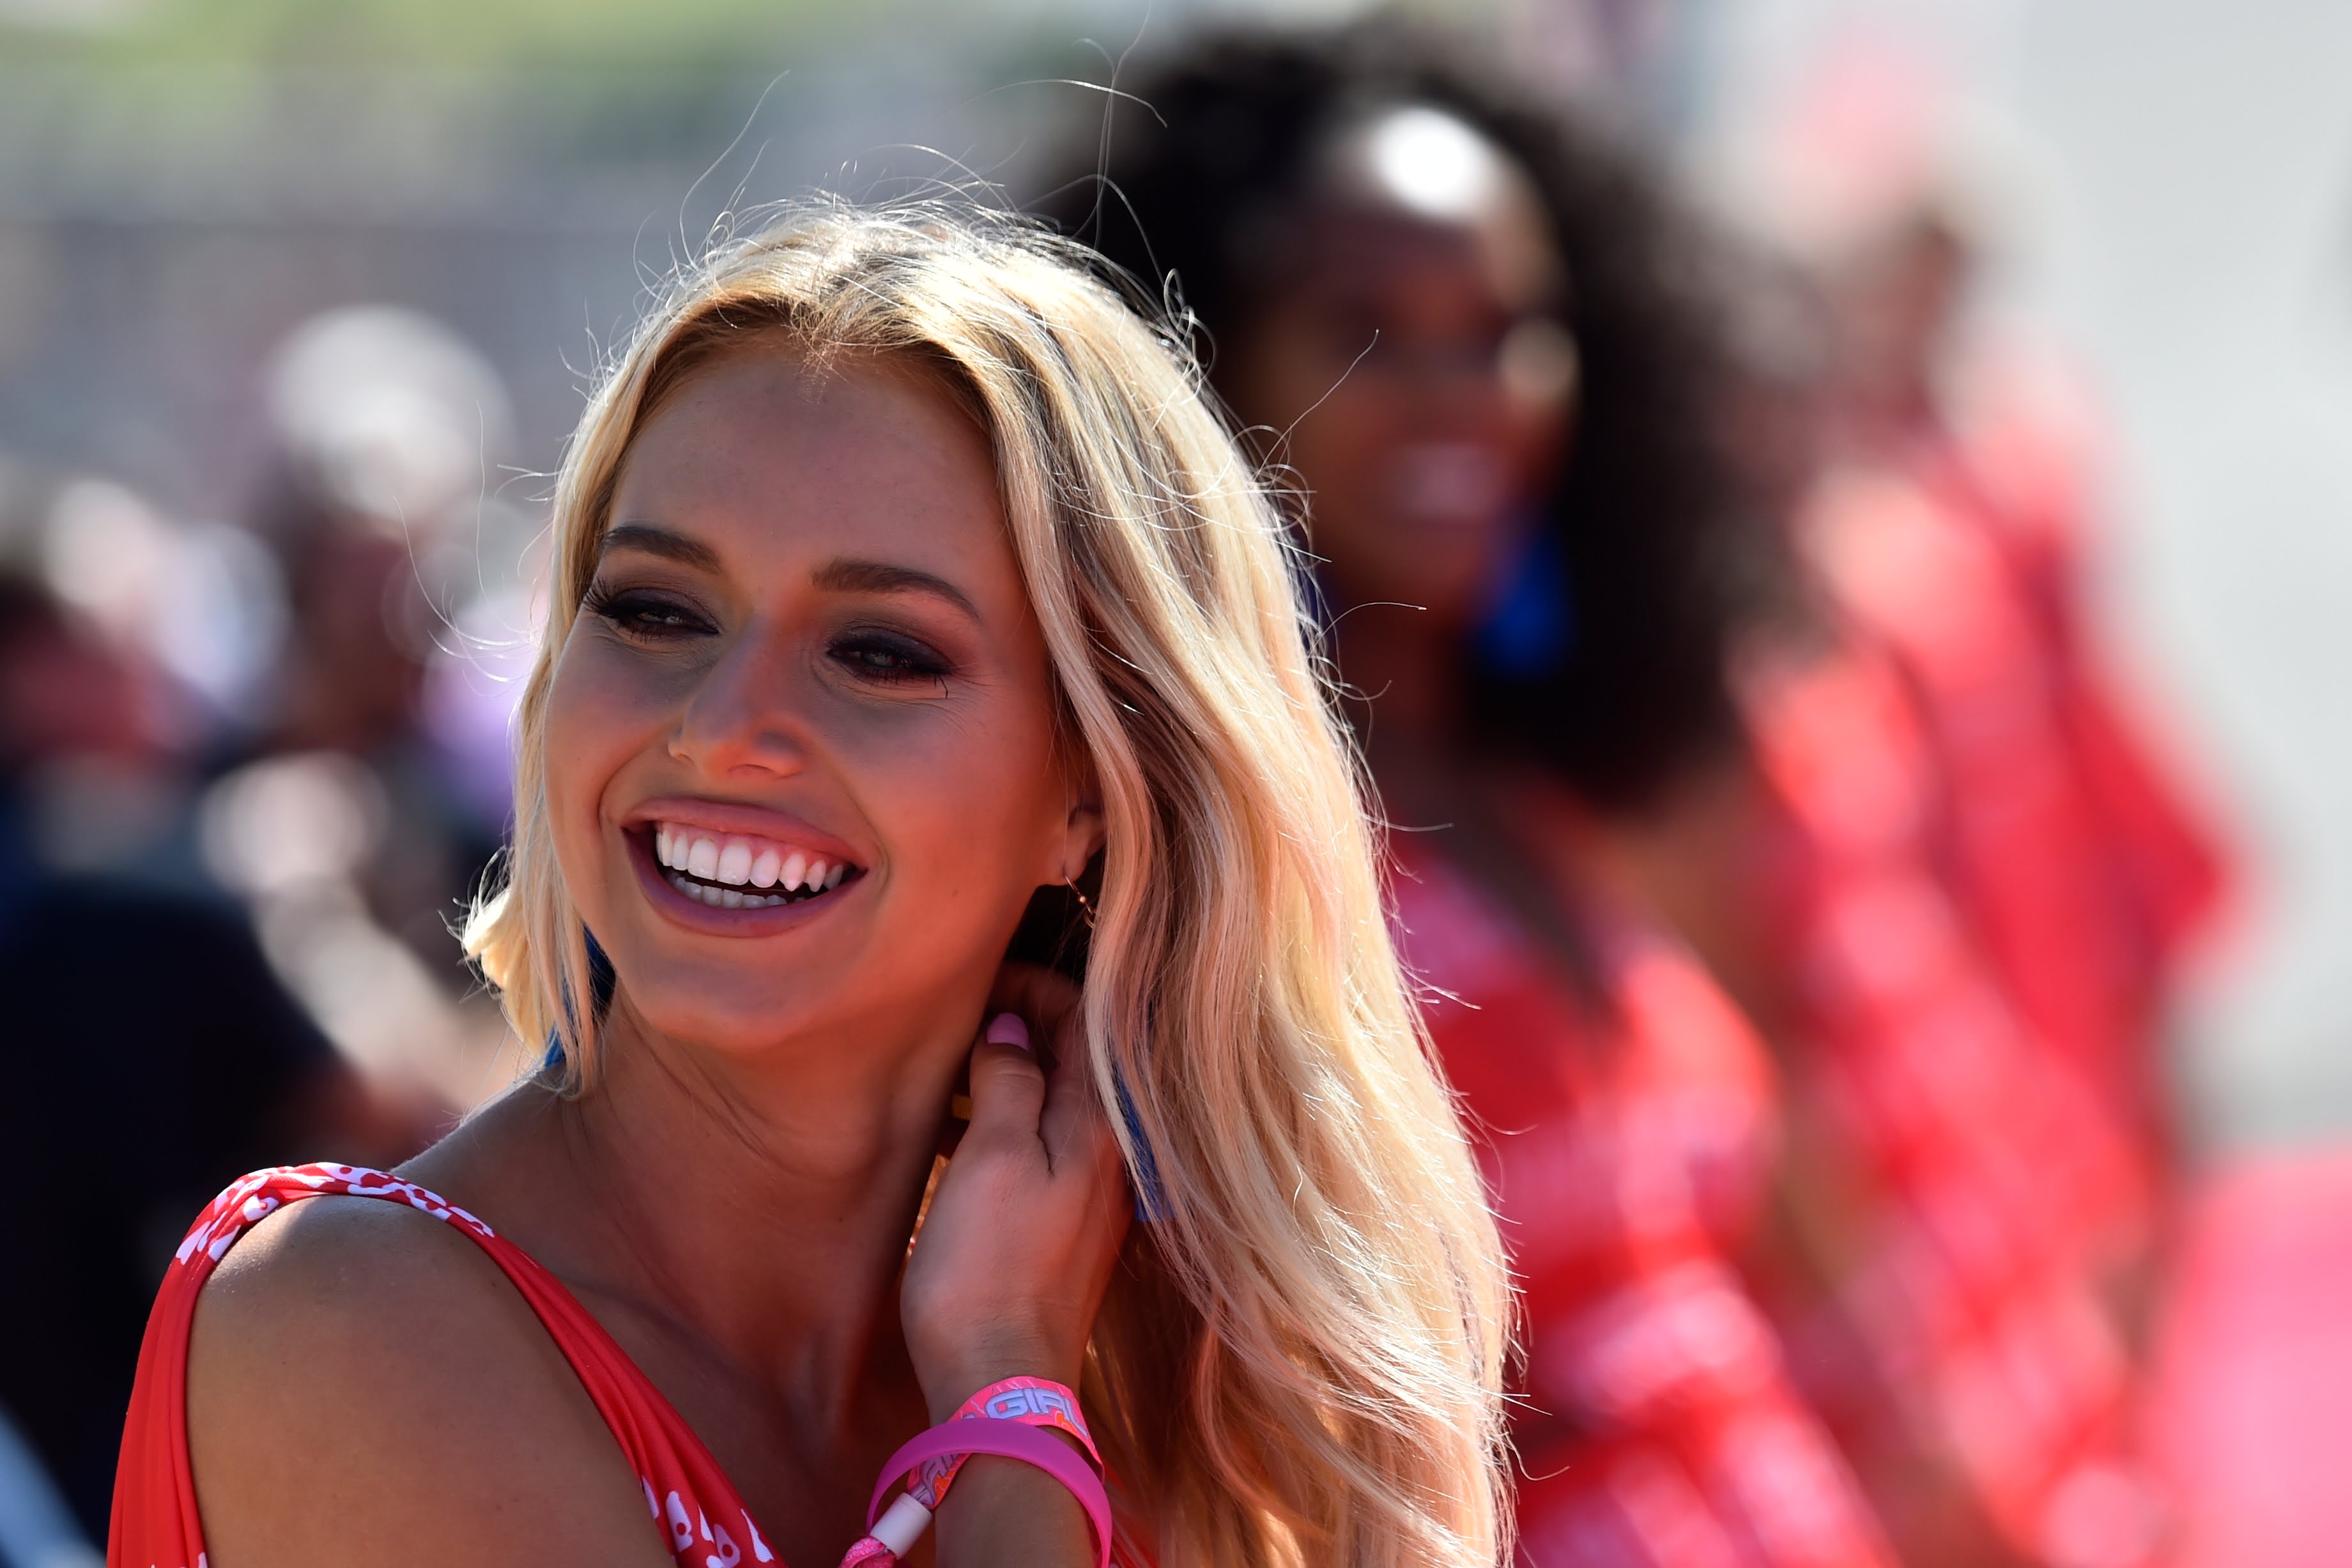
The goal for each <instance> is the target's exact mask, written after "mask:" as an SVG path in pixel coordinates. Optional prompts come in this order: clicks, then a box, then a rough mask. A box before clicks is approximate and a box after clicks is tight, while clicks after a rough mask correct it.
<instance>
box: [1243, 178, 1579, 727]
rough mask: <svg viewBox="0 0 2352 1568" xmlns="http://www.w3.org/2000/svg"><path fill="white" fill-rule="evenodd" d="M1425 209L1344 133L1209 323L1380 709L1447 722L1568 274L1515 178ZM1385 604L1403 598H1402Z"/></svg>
mask: <svg viewBox="0 0 2352 1568" xmlns="http://www.w3.org/2000/svg"><path fill="white" fill-rule="evenodd" d="M1488 156H1489V157H1490V158H1491V159H1492V160H1493V161H1494V163H1495V164H1496V175H1497V177H1496V178H1495V179H1493V180H1492V181H1491V183H1490V188H1488V189H1487V190H1486V191H1485V192H1484V193H1483V194H1482V195H1479V196H1478V197H1476V198H1475V199H1474V200H1468V201H1465V203H1463V204H1462V206H1461V210H1459V211H1458V212H1454V213H1451V214H1446V215H1443V216H1440V215H1433V214H1431V213H1429V212H1427V211H1424V210H1418V209H1416V208H1415V207H1414V206H1412V205H1411V204H1409V203H1408V202H1406V201H1404V200H1402V199H1401V198H1400V197H1399V196H1398V195H1396V194H1395V193H1393V192H1391V191H1390V190H1389V189H1388V188H1387V187H1386V186H1385V184H1383V182H1382V181H1381V178H1380V177H1379V172H1378V170H1377V169H1376V168H1372V167H1367V166H1363V164H1362V161H1361V160H1360V159H1357V158H1353V157H1351V156H1350V154H1349V151H1348V149H1347V148H1346V147H1345V146H1344V145H1343V146H1342V147H1341V148H1340V149H1339V150H1337V152H1336V153H1335V155H1334V157H1333V158H1332V159H1331V160H1330V163H1329V166H1328V168H1327V170H1326V171H1325V173H1324V174H1323V175H1322V178H1321V180H1320V182H1319V184H1318V189H1317V190H1316V191H1315V192H1314V193H1313V194H1312V195H1311V196H1310V198H1309V199H1308V200H1307V202H1306V203H1305V204H1304V205H1303V206H1302V207H1301V209H1300V211H1299V213H1298V214H1297V217H1296V219H1295V220H1294V222H1293V224H1292V226H1291V228H1290V238H1289V242H1288V244H1287V245H1286V247H1284V251H1283V256H1282V261H1281V264H1280V265H1279V266H1278V267H1276V268H1270V269H1269V272H1270V274H1271V275H1272V276H1275V277H1277V278H1279V279H1283V282H1282V283H1281V285H1280V286H1279V287H1278V288H1277V289H1276V290H1275V291H1274V292H1273V294H1272V295H1271V296H1270V297H1268V298H1266V299H1265V300H1263V301H1262V302H1261V303H1260V304H1259V306H1258V307H1257V308H1256V309H1255V310H1254V311H1252V312H1251V314H1250V315H1249V316H1248V317H1247V319H1246V320H1244V321H1242V322H1240V323H1239V324H1238V327H1237V328H1231V327H1229V328H1228V329H1227V331H1226V335H1225V336H1224V337H1223V339H1221V341H1220V350H1221V353H1222V355H1223V361H1224V363H1223V370H1222V374H1221V378H1220V379H1221V383H1222V384H1223V385H1224V386H1225V387H1226V388H1227V390H1228V395H1229V396H1230V397H1231V398H1232V399H1233V401H1234V405H1235V408H1236V411H1237V412H1238V413H1239V414H1240V415H1241V416H1242V417H1243V418H1244V420H1246V421H1249V422H1250V423H1252V424H1255V425H1256V426H1261V427H1263V428H1265V429H1267V430H1271V431H1274V432H1277V433H1279V434H1280V435H1281V437H1282V444H1281V446H1280V447H1279V448H1278V450H1277V452H1276V456H1277V457H1278V458H1280V459H1281V460H1282V461H1284V462H1286V463H1287V464H1289V465H1290V466H1291V468H1294V469H1295V470H1296V473H1297V480H1298V482H1299V483H1300V484H1301V485H1302V486H1303V487H1304V489H1306V490H1307V493H1308V496H1309V513H1308V516H1309V521H1308V539H1309V542H1310V543H1311V544H1312V546H1313V548H1314V550H1315V552H1316V553H1317V555H1318V556H1319V557H1320V558H1321V560H1322V563H1323V564H1322V567H1321V571H1322V574H1323V576H1324V580H1325V583H1326V585H1327V587H1328V589H1329V591H1330V592H1331V594H1332V595H1333V597H1334V598H1335V599H1336V600H1337V601H1338V603H1337V604H1336V605H1334V608H1335V609H1337V610H1339V611H1342V612H1344V613H1345V614H1344V618H1343V619H1342V621H1341V622H1340V626H1339V640H1340V645H1341V652H1342V659H1343V663H1344V664H1345V665H1346V666H1347V667H1348V675H1349V680H1350V681H1351V682H1352V683H1353V684H1355V685H1356V686H1357V687H1359V688H1360V689H1365V690H1368V691H1371V690H1377V691H1381V692H1383V693H1386V694H1388V695H1387V699H1386V700H1385V701H1384V704H1383V706H1382V709H1381V712H1382V714H1383V719H1382V722H1383V723H1384V724H1388V723H1410V724H1411V725H1412V727H1414V728H1416V729H1418V728H1421V727H1423V726H1424V725H1427V726H1432V727H1435V728H1441V729H1442V728H1444V726H1446V725H1447V724H1450V722H1451V713H1450V711H1448V706H1449V705H1448V704H1447V702H1446V700H1445V699H1444V692H1446V691H1448V690H1450V689H1451V687H1450V677H1449V672H1450V671H1451V669H1452V668H1453V667H1454V652H1453V649H1454V647H1455V646H1456V645H1458V643H1459V641H1460V639H1461V638H1462V637H1463V636H1464V635H1465V632H1466V631H1467V630H1468V629H1469V628H1470V627H1471V626H1472V625H1473V624H1474V623H1475V619H1476V618H1477V616H1479V615H1480V614H1481V613H1482V612H1483V610H1484V609H1485V608H1486V604H1487V602H1488V598H1489V595H1491V594H1492V592H1493V590H1494V587H1495V584H1496V578H1497V576H1498V574H1500V573H1501V572H1503V571H1504V570H1505V569H1506V567H1507V563H1508V562H1509V560H1510V559H1511V557H1512V556H1513V554H1514V553H1515V552H1517V550H1518V549H1519V548H1520V546H1521V543H1522V542H1523V540H1524V539H1525V537H1526V535H1527V533H1528V530H1529V529H1530V528H1531V527H1532V526H1533V523H1534V521H1535V519H1534V517H1533V516H1532V506H1533V503H1534V500H1535V498H1536V497H1537V496H1538V494H1539V493H1540V491H1541V489H1542V488H1543V486H1544V485H1545V484H1546V483H1547V482H1548V480H1549V477H1550V475H1551V473H1552V471H1553V469H1554V468H1555V467H1556V466H1557V464H1558V463H1559V460H1560V458H1561V456H1562V454H1563V452H1564V450H1565V447H1566V441H1567V435H1568V425H1569V416H1570V409H1571V404H1572V394H1571V385H1572V382H1571V377H1572V368H1571V366H1570V363H1569V361H1568V355H1569V354H1570V353H1572V350H1570V348H1569V347H1568V343H1567V339H1566V336H1565V334H1564V333H1563V332H1562V331H1560V330H1559V328H1558V327H1557V326H1556V325H1555V324H1554V323H1553V321H1552V319H1551V315H1550V312H1552V311H1553V310H1556V309H1557V308H1558V306H1559V300H1560V291H1561V289H1562V287H1563V280H1564V273H1563V271H1562V269H1561V268H1560V265H1559V259H1558V257H1557V256H1556V254H1555V253H1554V252H1553V250H1552V248H1551V245H1550V241H1549V236H1548V235H1547V233H1546V231H1545V229H1544V226H1543V222H1542V217H1541V214H1540V209H1539V208H1538V205H1536V202H1535V199H1534V197H1533V195H1532V193H1531V192H1530V191H1528V189H1527V187H1526V184H1525V181H1524V177H1523V176H1521V175H1519V174H1518V172H1517V169H1516V168H1515V167H1512V166H1510V165H1508V164H1507V163H1505V161H1504V159H1503V154H1502V153H1500V152H1499V151H1496V150H1492V149H1489V151H1488ZM1400 606H1402V607H1400Z"/></svg>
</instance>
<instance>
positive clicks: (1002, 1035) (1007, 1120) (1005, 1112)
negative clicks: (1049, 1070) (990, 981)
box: [964, 1013, 1045, 1142]
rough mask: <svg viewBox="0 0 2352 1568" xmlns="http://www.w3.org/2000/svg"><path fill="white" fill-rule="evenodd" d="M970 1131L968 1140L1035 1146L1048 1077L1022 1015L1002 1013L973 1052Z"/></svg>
mask: <svg viewBox="0 0 2352 1568" xmlns="http://www.w3.org/2000/svg"><path fill="white" fill-rule="evenodd" d="M1044 1113H1045V1072H1044V1070H1043V1069H1042V1068H1039V1066H1038V1064H1037V1058H1036V1055H1035V1053H1034V1051H1032V1050H1031V1049H1030V1048H1029V1028H1028V1026H1027V1025H1026V1024H1024V1023H1023V1022H1022V1020H1021V1018H1020V1016H1018V1015H1016V1014H1013V1013H999V1014H997V1015H996V1016H994V1017H992V1018H991V1019H990V1020H989V1023H988V1027H987V1029H986V1030H985V1032H984V1037H983V1038H982V1040H981V1042H980V1044H978V1045H976V1046H974V1047H972V1048H971V1128H970V1130H969V1131H967V1132H966V1133H965V1135H964V1136H965V1137H966V1138H967V1139H971V1138H973V1137H980V1138H987V1139H992V1140H993V1139H1028V1140H1030V1141H1033V1142H1034V1140H1035V1139H1036V1137H1037V1134H1038V1124H1039V1121H1040V1120H1041V1119H1042V1117H1043V1115H1044Z"/></svg>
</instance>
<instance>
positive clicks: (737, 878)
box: [653, 822, 855, 910]
mask: <svg viewBox="0 0 2352 1568" xmlns="http://www.w3.org/2000/svg"><path fill="white" fill-rule="evenodd" d="M653 844H654V858H655V859H656V861H657V862H659V863H660V864H661V865H662V866H663V867H664V868H667V869H668V870H671V871H674V872H677V873H678V875H677V876H675V877H672V878H671V879H669V880H670V886H672V887H674V888H676V889H677V890H678V891H680V892H682V893H684V894H686V895H687V896H688V897H689V898H693V899H699V900H701V901H702V902H704V903H706V904H708V905H709V906H710V907H711V908H713V909H727V910H761V909H772V908H775V907H776V906H777V905H780V904H788V903H792V902H794V901H795V900H793V899H790V898H787V897H785V896H784V895H785V894H787V893H792V892H800V893H804V894H807V895H810V896H814V895H815V894H818V893H822V892H828V891H830V890H831V889H835V888H838V887H839V886H841V884H842V883H843V881H844V880H845V879H847V878H848V876H849V873H850V872H851V871H852V870H853V869H855V868H853V867H852V866H851V865H850V864H849V862H848V861H846V860H840V861H833V860H825V859H821V858H815V857H813V856H811V855H810V854H809V852H808V851H807V850H805V849H794V848H793V847H790V846H789V845H779V844H768V843H762V842H761V841H760V840H758V839H756V838H725V837H718V836H716V835H706V834H698V833H697V832H696V831H695V830H694V829H692V828H688V827H684V826H678V825H677V824H675V823H668V822H657V823H656V824H654V838H653ZM713 882H719V883H725V884H726V886H725V887H711V886H709V885H708V884H709V883H713ZM754 888H772V889H774V892H773V893H772V894H769V895H765V896H763V895H761V894H760V893H757V892H754V891H752V890H751V889H754Z"/></svg>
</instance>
